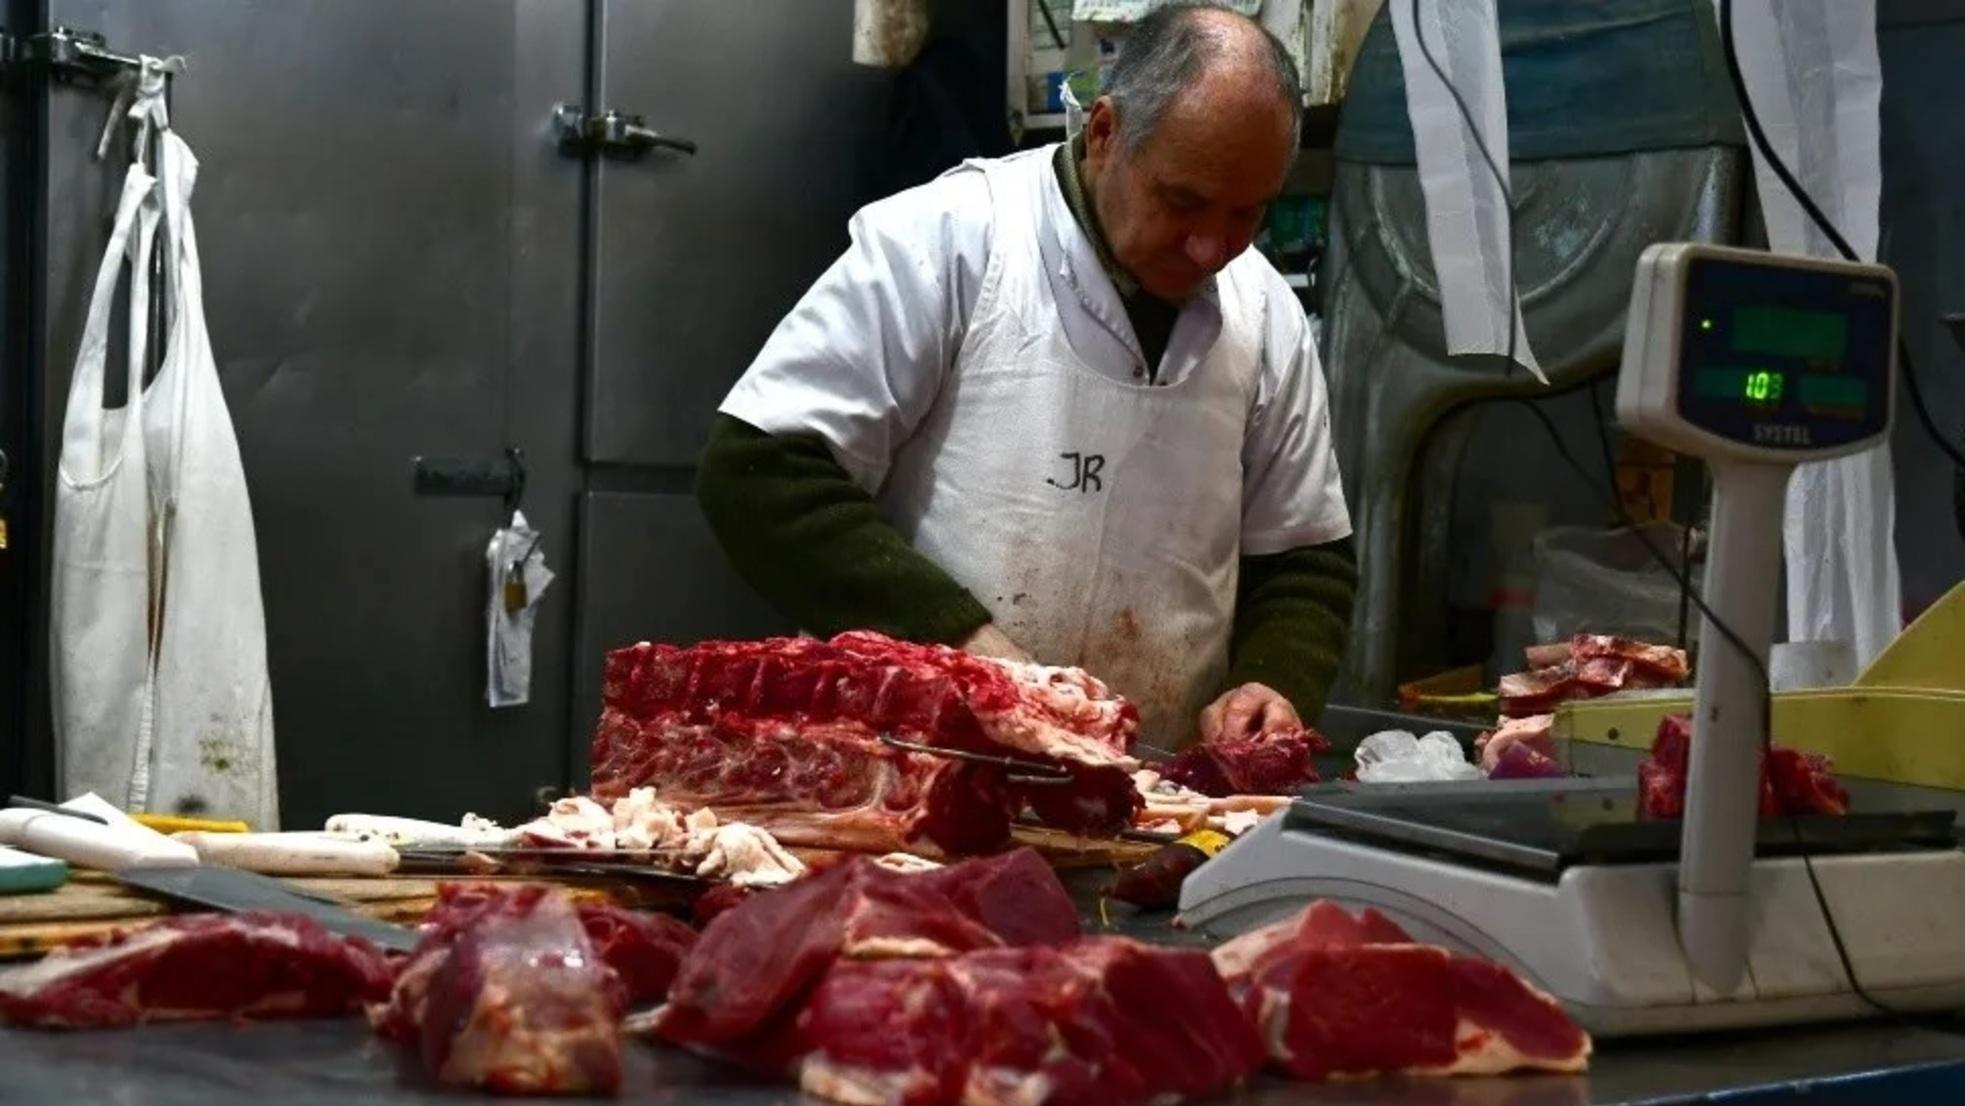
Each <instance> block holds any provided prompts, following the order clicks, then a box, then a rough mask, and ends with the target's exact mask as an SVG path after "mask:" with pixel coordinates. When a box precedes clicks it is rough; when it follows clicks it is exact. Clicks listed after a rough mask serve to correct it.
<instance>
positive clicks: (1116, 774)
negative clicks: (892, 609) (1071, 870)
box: [592, 633, 1138, 854]
mask: <svg viewBox="0 0 1965 1106" xmlns="http://www.w3.org/2000/svg"><path fill="white" fill-rule="evenodd" d="M1137 726H1138V714H1137V711H1135V709H1134V708H1133V707H1132V705H1131V704H1129V703H1127V702H1126V701H1125V700H1124V699H1122V698H1120V697H1118V696H1116V695H1114V694H1113V693H1112V692H1111V690H1110V689H1109V688H1107V687H1106V686H1105V685H1104V684H1103V683H1101V682H1099V681H1098V680H1097V679H1095V678H1093V677H1092V676H1090V675H1088V674H1086V673H1084V672H1083V671H1081V670H1078V669H1073V668H1049V667H1044V666H1040V665H1028V664H1009V663H1004V662H999V661H994V660H988V659H985V658H981V657H975V656H971V655H969V654H967V653H964V652H962V651H960V650H956V649H949V648H946V647H942V646H927V645H912V644H908V643H905V642H899V641H894V640H892V639H890V638H886V637H882V636H880V635H878V634H873V633H847V634H841V635H839V636H837V637H835V638H833V639H831V640H830V641H819V640H816V639H810V638H771V639H766V640H763V641H753V642H715V641H712V642H703V643H701V644H698V645H694V646H689V647H687V648H678V647H675V646H669V645H652V644H647V643H643V644H640V645H636V646H633V647H630V648H627V649H621V650H616V651H615V652H613V653H610V654H609V655H608V658H607V667H606V679H605V683H604V687H603V711H602V715H601V719H600V724H599V726H598V727H597V729H596V730H595V733H594V741H593V757H592V763H593V791H594V795H595V796H596V797H597V798H599V799H601V800H603V801H606V800H612V799H615V798H619V797H621V796H623V795H625V794H627V793H628V791H629V790H630V789H632V788H635V787H641V786H649V787H653V788H654V789H655V790H656V792H657V793H658V794H659V795H660V796H661V798H662V800H663V801H664V802H668V803H674V804H680V805H685V806H708V807H711V808H713V809H714V810H716V812H717V813H718V815H719V816H721V817H724V818H726V819H731V820H740V821H745V822H749V823H752V824H755V825H758V826H761V827H763V828H765V829H767V830H769V831H771V832H772V833H773V834H774V835H775V836H776V837H777V838H778V839H779V840H781V841H784V842H786V843H788V844H799V845H814V846H834V847H847V848H858V849H864V850H868V851H886V850H891V849H900V848H916V849H919V848H921V847H924V846H925V847H927V848H930V849H933V850H939V851H941V852H943V853H946V854H964V853H976V852H987V851H991V850H994V849H997V848H1000V847H1002V845H1003V844H1004V843H1005V842H1006V841H1007V840H1008V834H1009V818H1010V816H1011V815H1012V814H1014V813H1015V812H1016V811H1017V810H1018V809H1019V808H1021V807H1022V806H1023V805H1024V804H1025V803H1028V804H1029V805H1030V806H1031V807H1032V809H1033V810H1034V811H1035V812H1036V813H1037V815H1038V816H1039V817H1040V818H1042V819H1044V820H1045V821H1046V822H1048V823H1050V824H1053V825H1057V826H1059V827H1060V828H1065V829H1069V830H1072V831H1074V832H1080V833H1094V832H1109V831H1112V830H1117V829H1120V828H1123V827H1124V826H1125V825H1126V824H1127V823H1128V822H1129V821H1130V819H1131V816H1132V812H1133V809H1134V805H1135V803H1136V801H1137V800H1136V799H1135V797H1134V795H1133V791H1132V788H1131V786H1130V779H1129V776H1128V772H1129V770H1130V768H1131V767H1132V765H1133V761H1132V760H1131V758H1130V756H1129V755H1128V748H1129V746H1130V743H1131V741H1132V736H1133V733H1134V732H1135V730H1136V729H1137ZM883 736H884V737H891V738H895V739H898V740H901V741H904V742H907V743H910V744H914V745H922V746H931V747H935V748H945V749H952V750H966V751H970V752H978V753H987V754H991V755H996V756H1013V757H1016V758H1017V759H1019V760H1022V761H1026V762H1030V763H1034V764H1039V765H1045V766H1049V767H1051V768H1052V769H1054V770H1056V771H1060V772H1066V773H1069V775H1070V782H1068V783H1065V784H1063V785H1049V786H1039V785H1034V784H1032V783H1030V782H1029V781H1027V780H1023V779H1019V778H1017V777H1015V776H1012V775H1009V774H1006V773H1005V772H1004V771H1002V770H1001V769H999V768H997V767H994V766H990V765H979V764H974V763H969V762H965V761H961V760H957V759H952V758H948V757H942V756H937V755H933V754H930V753H923V752H918V751H909V750H906V749H901V748H896V747H893V746H891V745H888V744H885V743H883V742H882V740H881V738H882V737H883Z"/></svg>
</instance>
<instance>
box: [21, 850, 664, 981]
mask: <svg viewBox="0 0 1965 1106" xmlns="http://www.w3.org/2000/svg"><path fill="white" fill-rule="evenodd" d="M471 878H472V879H473V880H476V879H479V878H484V879H486V881H487V882H495V881H497V880H498V879H499V877H496V876H493V877H471ZM287 882H289V883H291V884H292V885H293V886H294V887H296V888H298V889H300V890H302V891H307V892H310V893H312V894H317V895H326V896H328V897H330V898H333V899H337V900H339V901H341V902H343V903H345V904H346V905H347V906H348V907H349V908H350V909H352V910H354V911H355V912H356V913H359V914H366V915H368V916H369V917H372V918H378V919H380V920H382V921H385V922H396V923H398V924H414V923H415V922H417V921H420V920H421V919H422V918H423V916H424V915H425V914H428V913H429V912H430V909H431V908H432V907H434V906H435V905H436V903H437V884H438V883H440V882H452V881H451V880H449V879H441V880H440V879H431V878H424V877H398V876H388V877H382V878H371V879H353V878H349V879H290V880H288V881H287ZM515 882H528V881H526V880H516V881H515ZM567 890H568V891H569V892H571V893H572V895H573V897H574V898H575V899H576V900H593V901H618V900H623V899H624V898H625V899H626V900H627V901H633V899H632V896H623V895H622V894H619V893H617V892H616V891H615V890H614V889H612V888H610V887H601V886H592V885H586V884H582V885H578V886H571V887H568V888H567ZM174 910H175V907H174V905H173V904H171V903H170V902H169V901H168V900H165V899H161V898H156V897H153V896H150V895H147V894H145V893H143V892H141V891H133V890H130V889H129V888H126V887H124V886H123V885H121V884H119V883H117V882H116V881H115V879H114V878H112V877H110V876H107V875H104V874H102V873H100V872H86V871H77V872H73V873H71V876H70V879H69V882H68V883H67V884H66V885H64V886H62V887H59V888H56V889H55V890H53V891H44V892H40V893H37V894H26V895H7V896H0V959H18V958H21V957H28V956H38V955H40V954H42V953H45V952H47V951H48V950H49V949H51V948H53V947H55V946H56V945H59V944H61V943H63V942H65V941H73V940H76V939H78V938H83V937H102V936H107V935H108V934H110V933H113V932H115V931H116V930H119V929H131V928H136V927H141V926H145V925H149V924H151V923H153V922H156V921H157V920H159V919H161V918H164V917H167V916H169V915H170V914H171V913H173V912H174Z"/></svg>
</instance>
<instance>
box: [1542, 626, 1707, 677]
mask: <svg viewBox="0 0 1965 1106" xmlns="http://www.w3.org/2000/svg"><path fill="white" fill-rule="evenodd" d="M1569 653H1570V657H1571V658H1573V659H1575V660H1577V661H1588V660H1593V659H1596V658H1600V657H1608V658H1615V659H1618V660H1627V661H1630V662H1631V664H1632V665H1633V666H1634V667H1635V668H1637V669H1638V670H1640V671H1642V672H1644V673H1646V674H1648V675H1650V676H1651V677H1653V678H1655V679H1659V680H1665V681H1667V682H1669V683H1678V682H1679V681H1681V680H1683V679H1685V678H1686V677H1687V676H1689V675H1691V672H1692V669H1691V666H1690V664H1689V663H1688V662H1687V660H1686V656H1685V650H1683V649H1674V648H1672V647H1671V646H1669V645H1647V644H1645V643H1644V642H1641V641H1632V640H1631V639H1630V638H1622V637H1611V636H1609V635H1607V634H1577V635H1576V636H1575V637H1574V638H1572V639H1571V640H1570V643H1569Z"/></svg>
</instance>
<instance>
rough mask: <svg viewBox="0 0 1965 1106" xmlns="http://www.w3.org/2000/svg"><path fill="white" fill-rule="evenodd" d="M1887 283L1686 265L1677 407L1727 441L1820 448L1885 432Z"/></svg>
mask: <svg viewBox="0 0 1965 1106" xmlns="http://www.w3.org/2000/svg"><path fill="white" fill-rule="evenodd" d="M1894 295H1895V290H1894V289H1893V287H1892V286H1891V285H1890V284H1889V283H1888V282H1886V281H1880V280H1872V279H1867V278H1862V277H1851V276H1849V275H1848V274H1846V273H1835V272H1828V271H1823V270H1815V269H1799V268H1787V267H1775V266H1767V265H1755V264H1746V263H1742V262H1738V261H1732V260H1728V259H1724V258H1717V257H1700V258H1695V259H1693V260H1692V261H1691V263H1690V264H1689V266H1688V271H1687V273H1686V289H1685V300H1684V302H1685V318H1684V333H1683V335H1682V336H1681V338H1680V351H1679V381H1678V406H1679V413H1680V415H1682V416H1683V417H1684V418H1685V420H1686V421H1688V422H1690V423H1692V424H1693V425H1695V426H1698V427H1700V428H1701V429H1703V430H1706V431H1709V432H1711V433H1714V434H1718V435H1720V436H1721V437H1725V438H1729V439H1732V440H1734V441H1739V442H1745V443H1748V444H1751V445H1756V446H1761V447H1764V448H1774V449H1793V450H1797V451H1800V450H1808V449H1821V448H1829V447H1835V446H1841V445H1847V444H1849V443H1851V442H1855V441H1860V440H1863V439H1865V438H1869V437H1873V436H1875V435H1877V434H1879V433H1881V432H1882V430H1883V429H1884V428H1885V427H1886V426H1887V425H1888V423H1889V418H1890V395H1889V393H1888V384H1887V382H1888V381H1889V379H1890V375H1889V374H1890V358H1891V354H1892V351H1891V349H1890V336H1891V323H1892V320H1893V318H1894V311H1895V305H1894V304H1893V303H1892V297H1893V296H1894Z"/></svg>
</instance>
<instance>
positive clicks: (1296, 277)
mask: <svg viewBox="0 0 1965 1106" xmlns="http://www.w3.org/2000/svg"><path fill="white" fill-rule="evenodd" d="M1283 283H1285V284H1288V285H1289V286H1290V287H1291V288H1305V289H1307V288H1309V287H1310V274H1309V273H1284V274H1283Z"/></svg>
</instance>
